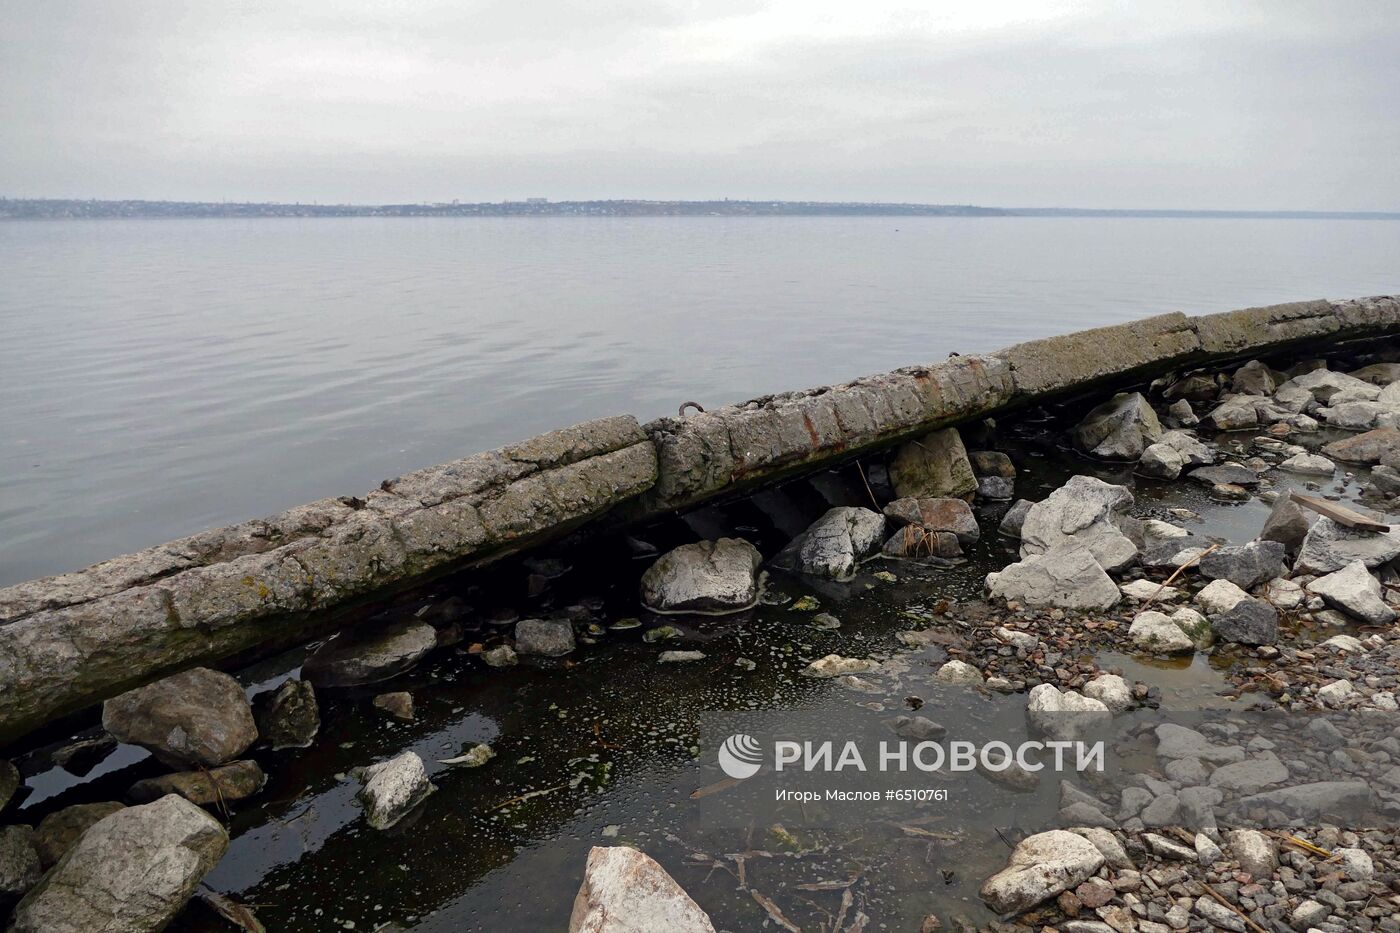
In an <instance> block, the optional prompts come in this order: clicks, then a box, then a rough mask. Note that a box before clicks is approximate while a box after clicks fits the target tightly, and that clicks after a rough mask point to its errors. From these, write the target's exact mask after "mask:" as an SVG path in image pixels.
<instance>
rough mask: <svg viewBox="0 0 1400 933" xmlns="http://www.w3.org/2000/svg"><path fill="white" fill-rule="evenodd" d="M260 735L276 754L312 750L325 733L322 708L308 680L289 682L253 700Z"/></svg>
mask: <svg viewBox="0 0 1400 933" xmlns="http://www.w3.org/2000/svg"><path fill="white" fill-rule="evenodd" d="M253 718H254V719H255V720H256V721H257V724H258V734H259V735H260V736H262V739H263V741H264V742H266V743H267V744H268V746H269V747H270V748H271V749H272V750H273V751H279V750H281V749H284V748H309V747H310V745H311V743H312V742H314V741H315V740H316V733H317V732H319V731H320V730H321V707H320V705H319V704H318V703H317V702H316V688H315V687H313V686H312V685H311V682H310V681H308V680H286V681H283V682H282V683H281V684H279V685H278V687H277V689H275V690H269V691H267V692H266V693H260V694H258V695H257V696H255V697H253Z"/></svg>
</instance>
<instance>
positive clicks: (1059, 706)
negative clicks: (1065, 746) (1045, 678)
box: [1026, 684, 1113, 741]
mask: <svg viewBox="0 0 1400 933" xmlns="http://www.w3.org/2000/svg"><path fill="white" fill-rule="evenodd" d="M1112 715H1113V714H1112V713H1110V712H1109V710H1108V707H1107V706H1105V705H1104V704H1103V703H1101V702H1099V701H1098V700H1095V699H1092V698H1090V697H1086V696H1083V695H1081V694H1078V693H1075V692H1074V691H1073V690H1066V691H1061V690H1060V689H1059V688H1057V687H1056V686H1055V685H1054V684H1037V685H1036V686H1034V687H1032V688H1031V689H1030V692H1029V693H1027V694H1026V718H1027V719H1028V720H1029V721H1030V724H1031V727H1032V728H1034V729H1035V730H1036V731H1037V732H1040V733H1043V734H1045V735H1048V736H1051V737H1053V738H1055V739H1058V740H1062V741H1069V740H1073V739H1075V738H1078V737H1079V736H1080V734H1082V733H1083V732H1084V731H1085V730H1087V729H1092V728H1095V727H1096V726H1098V725H1099V724H1101V723H1103V722H1105V721H1106V720H1108V719H1109V718H1110V717H1111V716H1112Z"/></svg>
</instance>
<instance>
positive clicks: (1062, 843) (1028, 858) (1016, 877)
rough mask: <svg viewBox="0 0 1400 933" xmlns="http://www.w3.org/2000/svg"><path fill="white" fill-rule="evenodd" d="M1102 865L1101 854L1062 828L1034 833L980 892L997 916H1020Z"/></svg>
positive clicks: (1088, 842)
mask: <svg viewBox="0 0 1400 933" xmlns="http://www.w3.org/2000/svg"><path fill="white" fill-rule="evenodd" d="M1103 862H1104V857H1103V853H1102V852H1100V851H1099V850H1098V847H1097V846H1095V845H1094V844H1093V843H1092V842H1090V841H1089V840H1087V839H1085V838H1084V837H1083V836H1080V835H1078V834H1076V833H1071V832H1068V831H1066V830H1063V829H1052V830H1050V831H1049V832H1045V833H1036V834H1035V835H1034V836H1027V837H1026V838H1025V839H1022V840H1021V842H1020V843H1019V844H1018V845H1017V846H1016V848H1015V849H1013V850H1012V852H1011V859H1010V861H1009V862H1008V863H1007V866H1006V867H1005V868H1003V869H1002V870H1001V871H999V872H997V873H996V874H995V875H992V877H990V878H988V879H987V881H986V882H985V883H984V884H983V885H982V890H981V892H980V893H981V895H982V900H984V901H986V902H987V906H988V907H990V908H991V909H992V910H994V911H996V912H997V913H999V914H1019V913H1022V912H1023V911H1027V910H1030V909H1031V908H1032V907H1034V906H1035V905H1037V904H1040V903H1043V902H1045V901H1048V900H1049V899H1050V898H1052V897H1055V896H1057V895H1058V894H1060V893H1061V892H1063V891H1068V890H1069V889H1070V888H1073V887H1075V886H1076V885H1078V884H1081V883H1082V882H1083V881H1084V880H1085V879H1087V878H1088V877H1089V876H1090V875H1092V874H1094V872H1096V871H1098V870H1099V868H1100V866H1102V865H1103Z"/></svg>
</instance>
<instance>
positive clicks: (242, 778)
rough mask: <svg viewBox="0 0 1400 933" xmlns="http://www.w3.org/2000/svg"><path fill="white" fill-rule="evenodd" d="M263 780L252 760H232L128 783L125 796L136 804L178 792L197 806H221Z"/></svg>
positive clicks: (259, 785) (251, 792)
mask: <svg viewBox="0 0 1400 933" xmlns="http://www.w3.org/2000/svg"><path fill="white" fill-rule="evenodd" d="M266 783H267V777H266V776H265V775H264V774H263V771H262V768H260V767H258V763H257V762H256V761H235V762H234V763H233V764H228V765H224V766H222V767H219V768H213V769H211V770H206V771H183V772H181V773H179V774H162V775H161V776H160V777H153V778H146V779H145V780H141V781H137V782H136V783H135V784H133V785H131V789H130V790H129V791H127V796H128V797H130V798H131V799H132V800H134V801H136V802H137V803H149V802H151V801H153V800H159V799H160V798H161V797H164V796H165V795H166V794H179V795H180V796H181V797H184V798H185V799H186V800H188V801H189V802H190V803H193V804H197V805H199V806H201V807H213V806H220V807H222V806H223V805H224V804H227V803H232V802H234V801H236V800H243V799H246V798H248V797H251V796H253V795H254V794H256V793H257V792H258V791H260V790H262V789H263V785H264V784H266Z"/></svg>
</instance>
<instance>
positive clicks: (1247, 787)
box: [1210, 752, 1288, 794]
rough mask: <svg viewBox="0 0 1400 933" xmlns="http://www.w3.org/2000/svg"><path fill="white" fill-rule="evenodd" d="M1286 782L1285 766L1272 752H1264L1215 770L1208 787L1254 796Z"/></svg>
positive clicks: (1286, 769)
mask: <svg viewBox="0 0 1400 933" xmlns="http://www.w3.org/2000/svg"><path fill="white" fill-rule="evenodd" d="M1286 780H1288V768H1287V766H1285V765H1284V763H1283V762H1282V761H1280V760H1279V759H1278V756H1277V755H1275V754H1274V753H1273V752H1266V753H1264V754H1262V755H1256V756H1255V757H1252V758H1247V759H1245V760H1244V761H1237V762H1235V763H1234V764H1228V765H1222V766H1221V767H1219V768H1216V769H1215V772H1214V773H1212V774H1211V776H1210V786H1211V787H1220V788H1223V789H1224V790H1228V791H1234V792H1235V793H1237V794H1254V793H1258V792H1259V791H1261V790H1263V789H1264V788H1266V787H1268V786H1269V785H1270V784H1282V783H1283V782H1284V781H1286Z"/></svg>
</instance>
